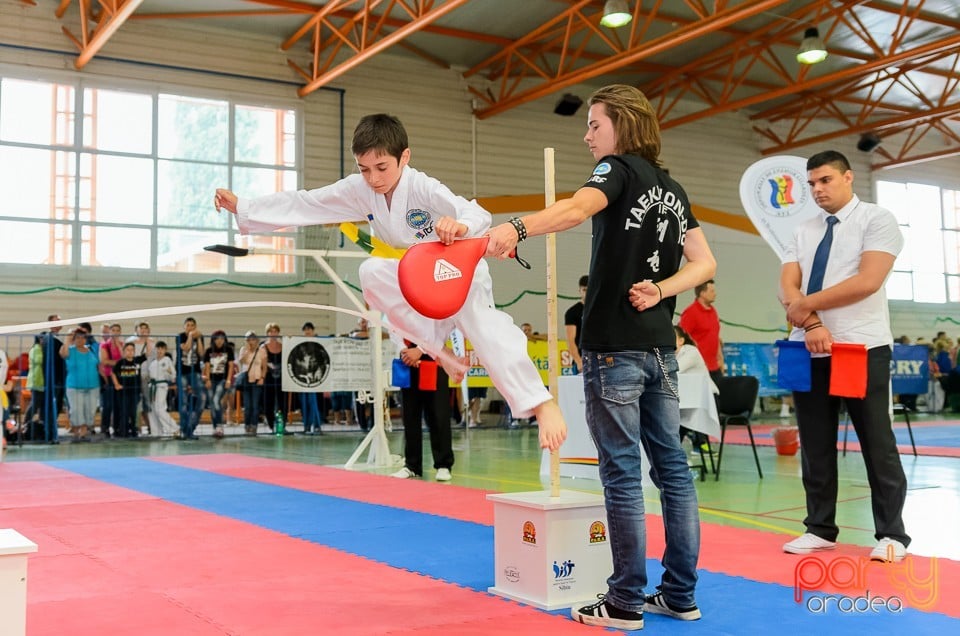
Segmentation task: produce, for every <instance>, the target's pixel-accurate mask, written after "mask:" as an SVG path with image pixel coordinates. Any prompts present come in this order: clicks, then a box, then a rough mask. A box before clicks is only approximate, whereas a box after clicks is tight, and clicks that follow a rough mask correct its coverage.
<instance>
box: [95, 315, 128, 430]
mask: <svg viewBox="0 0 960 636" xmlns="http://www.w3.org/2000/svg"><path fill="white" fill-rule="evenodd" d="M104 329H105V330H106V331H105V332H104V338H103V342H102V343H101V345H100V352H99V356H100V377H101V379H102V382H101V390H100V433H101V434H103V438H104V439H110V428H111V427H112V428H113V434H114V435H117V434H118V433H119V431H120V429H121V424H120V395H119V394H118V393H117V390H116V389H115V388H114V387H115V383H114V381H113V371H114V367H115V366H116V365H117V363H118V362H120V359H121V358H122V357H123V342H122V341H121V339H120V338H121V332H122V331H123V328H122V327H121V326H120V325H118V324H113V325H104Z"/></svg>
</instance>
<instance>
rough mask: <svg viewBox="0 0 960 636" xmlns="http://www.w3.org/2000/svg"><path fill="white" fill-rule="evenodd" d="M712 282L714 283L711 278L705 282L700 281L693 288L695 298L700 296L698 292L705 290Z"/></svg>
mask: <svg viewBox="0 0 960 636" xmlns="http://www.w3.org/2000/svg"><path fill="white" fill-rule="evenodd" d="M713 284H714V281H713V279H712V278H711V279H710V280H708V281H707V282H705V283H700V284H699V285H697V286H696V287H694V288H693V293H694V295H695V296H696V297H697V298H700V294H702V293H703V292H705V291H707V285H713Z"/></svg>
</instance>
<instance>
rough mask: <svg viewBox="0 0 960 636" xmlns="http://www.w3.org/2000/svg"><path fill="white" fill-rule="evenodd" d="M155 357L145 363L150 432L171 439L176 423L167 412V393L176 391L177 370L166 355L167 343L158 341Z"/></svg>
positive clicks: (174, 432)
mask: <svg viewBox="0 0 960 636" xmlns="http://www.w3.org/2000/svg"><path fill="white" fill-rule="evenodd" d="M154 352H155V354H156V355H155V357H154V359H153V360H151V361H149V362H148V363H147V382H148V384H149V387H150V389H149V390H150V412H149V413H148V418H149V420H150V431H151V432H152V433H153V434H154V435H157V436H159V437H172V436H173V435H175V434H176V432H177V423H176V422H174V421H173V418H172V417H170V413H169V412H167V392H168V391H169V390H170V387H173V388H174V390H176V381H177V370H176V367H174V365H173V360H171V359H170V356H169V355H168V354H167V343H166V342H163V341H160V342H158V343H157V344H156V346H155V348H154Z"/></svg>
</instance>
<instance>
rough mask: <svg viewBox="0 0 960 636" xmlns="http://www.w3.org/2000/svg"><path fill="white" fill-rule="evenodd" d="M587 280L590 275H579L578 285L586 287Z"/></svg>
mask: <svg viewBox="0 0 960 636" xmlns="http://www.w3.org/2000/svg"><path fill="white" fill-rule="evenodd" d="M588 280H590V277H589V276H587V275H586V274H584V275H583V276H581V277H580V285H579V286H580V287H586V286H587V281H588Z"/></svg>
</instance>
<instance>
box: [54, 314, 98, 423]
mask: <svg viewBox="0 0 960 636" xmlns="http://www.w3.org/2000/svg"><path fill="white" fill-rule="evenodd" d="M89 336H90V334H88V333H87V331H86V330H85V329H82V328H79V327H78V328H76V329H74V330H73V331H72V332H71V333H70V337H69V338H67V340H66V341H65V342H64V343H63V346H62V347H60V357H61V358H63V360H64V361H65V362H66V365H67V378H66V383H67V401H68V402H69V403H70V432H71V433H72V434H73V436H74V440H75V441H84V442H88V441H90V429H91V428H93V418H94V414H95V413H96V411H97V401H98V398H99V396H100V374H99V366H100V357H99V355H98V353H97V352H95V351H94V350H93V348H92V347H91V346H89V344H88V338H89Z"/></svg>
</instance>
